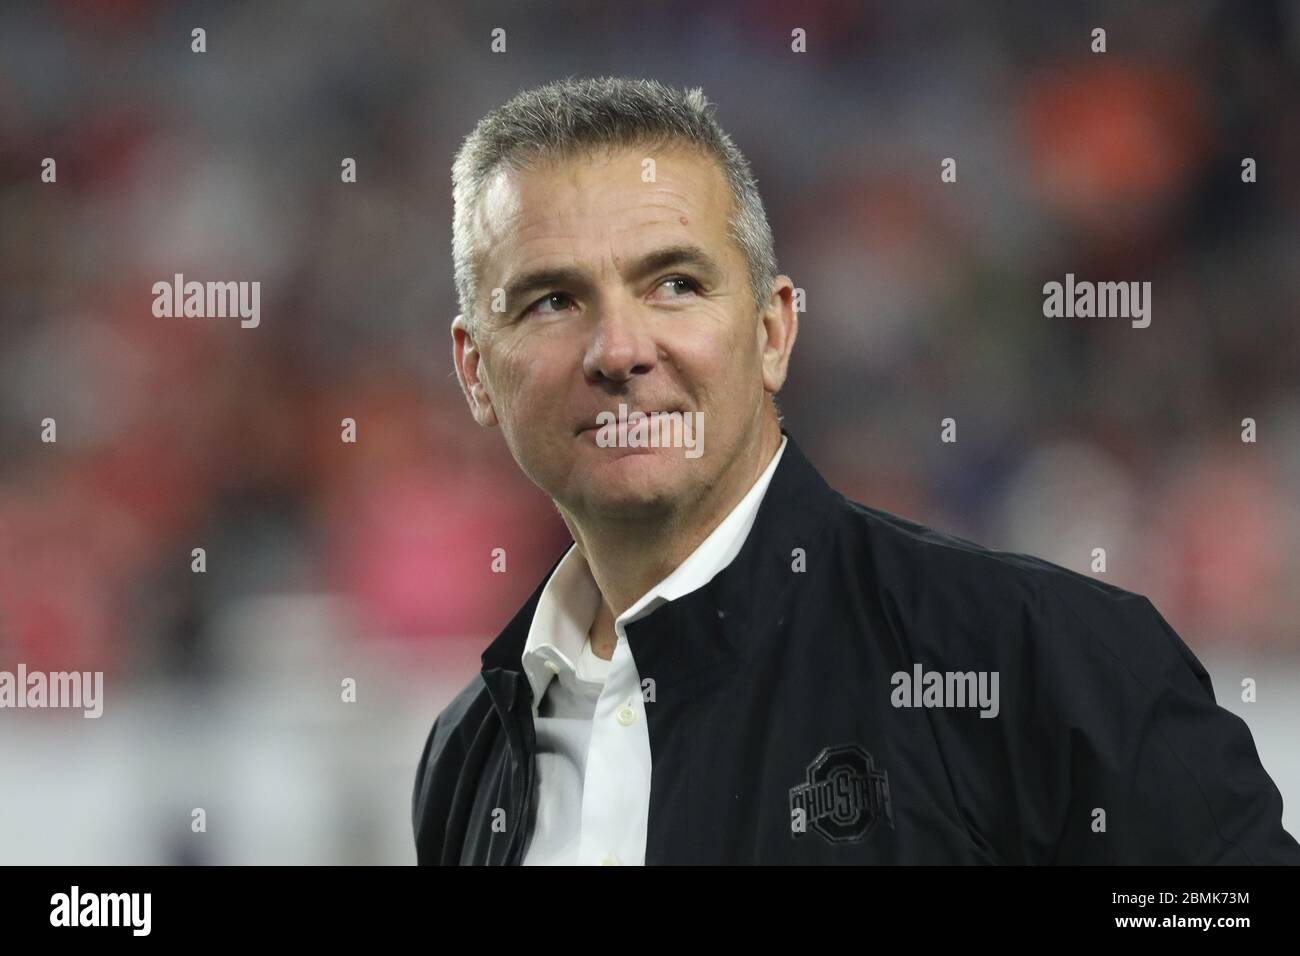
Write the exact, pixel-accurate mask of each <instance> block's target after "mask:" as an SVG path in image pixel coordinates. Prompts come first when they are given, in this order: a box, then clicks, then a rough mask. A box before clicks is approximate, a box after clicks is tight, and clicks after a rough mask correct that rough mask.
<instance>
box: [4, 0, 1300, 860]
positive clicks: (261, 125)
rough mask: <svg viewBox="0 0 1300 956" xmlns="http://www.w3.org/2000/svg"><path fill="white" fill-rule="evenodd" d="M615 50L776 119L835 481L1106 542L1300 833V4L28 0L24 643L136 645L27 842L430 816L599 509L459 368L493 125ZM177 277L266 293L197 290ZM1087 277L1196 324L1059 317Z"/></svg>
mask: <svg viewBox="0 0 1300 956" xmlns="http://www.w3.org/2000/svg"><path fill="white" fill-rule="evenodd" d="M195 27H202V28H204V29H205V30H206V34H207V52H206V53H194V52H191V33H190V31H191V30H192V29H194V28H195ZM496 27H500V28H503V29H505V31H506V42H507V49H506V52H505V53H498V54H494V53H492V52H491V51H490V46H489V44H490V39H491V36H490V34H491V31H492V29H493V28H496ZM796 27H801V28H803V29H804V30H806V31H807V52H806V53H803V54H796V53H793V52H791V38H790V35H791V30H793V29H794V28H796ZM1095 27H1103V28H1105V29H1106V31H1107V47H1108V50H1107V52H1106V53H1105V54H1104V55H1099V54H1094V53H1092V52H1091V51H1090V44H1091V42H1092V40H1091V35H1090V31H1091V30H1092V29H1093V28H1095ZM608 73H614V74H621V75H632V76H649V77H653V78H656V79H659V80H661V81H663V82H666V83H671V84H674V85H678V86H682V85H690V86H702V87H703V88H704V90H705V92H706V94H707V95H708V96H709V98H710V99H711V100H712V101H713V102H714V103H716V104H717V107H718V112H717V115H718V118H719V121H720V122H721V123H722V125H723V127H724V128H725V129H727V130H728V131H729V132H730V133H731V134H732V136H733V137H734V138H735V140H736V141H737V143H738V144H739V145H740V147H741V148H742V149H743V150H744V151H745V152H746V153H747V155H748V156H749V158H750V160H751V162H752V164H753V166H754V169H755V172H756V174H757V176H758V179H759V184H760V188H761V191H762V194H763V196H764V199H765V202H766V204H767V208H768V213H769V217H770V219H771V221H772V225H773V229H774V232H775V235H776V244H777V254H778V259H779V262H780V266H781V269H782V271H784V272H786V273H788V274H789V275H791V276H792V277H793V279H794V281H795V284H796V285H797V286H799V287H801V288H803V289H804V290H806V294H807V311H806V312H805V313H804V314H803V315H802V316H801V333H800V337H799V343H798V347H797V349H796V351H795V354H794V360H793V365H792V370H791V377H790V380H789V382H788V385H787V388H786V390H785V392H784V393H783V395H782V404H783V409H784V412H785V425H786V427H787V428H788V429H789V430H790V431H791V433H792V434H793V435H794V436H795V437H796V438H797V439H798V441H799V442H800V444H801V445H802V446H803V448H804V450H805V451H806V452H807V453H808V454H809V456H810V458H811V459H812V460H813V462H814V463H815V464H817V465H818V466H819V467H820V468H821V469H822V470H823V473H824V474H826V476H827V477H828V479H829V480H831V482H832V484H834V485H835V486H836V487H838V488H839V489H840V490H841V491H843V492H844V493H845V494H847V495H848V496H849V497H851V498H854V499H856V500H858V501H861V502H863V503H865V504H868V505H871V506H874V507H877V508H882V509H885V510H887V511H893V512H896V513H899V514H903V515H906V516H908V517H911V518H914V519H916V520H919V521H921V522H923V523H926V524H931V525H933V526H935V527H938V528H940V529H942V530H945V531H949V532H951V533H955V534H958V535H961V536H963V537H968V538H971V539H973V540H976V541H978V542H980V543H982V544H986V545H989V546H992V547H996V548H1001V549H1009V550H1016V551H1027V552H1030V553H1033V554H1037V555H1039V556H1042V557H1045V558H1047V559H1049V560H1052V561H1055V562H1057V563H1059V564H1062V565H1065V566H1066V567H1070V568H1074V569H1076V570H1080V571H1084V572H1087V571H1089V568H1090V564H1091V559H1092V549H1093V548H1094V547H1105V548H1106V552H1107V570H1106V572H1105V574H1104V579H1105V580H1107V581H1109V582H1110V583H1113V584H1116V585H1118V586H1120V587H1124V588H1127V589H1130V590H1135V591H1139V592H1141V593H1143V594H1146V595H1147V596H1149V597H1150V598H1151V599H1152V601H1153V602H1154V603H1155V605H1156V607H1157V608H1158V609H1160V611H1161V612H1162V613H1163V614H1164V616H1165V617H1166V618H1167V620H1168V621H1169V622H1170V623H1171V624H1172V625H1173V627H1174V628H1175V629H1176V630H1177V631H1178V632H1179V634H1181V635H1182V636H1183V638H1184V639H1185V640H1186V641H1187V643H1188V644H1189V645H1190V646H1191V647H1192V649H1193V650H1194V651H1195V652H1196V653H1197V654H1198V655H1199V656H1200V657H1201V658H1202V660H1203V661H1205V662H1206V664H1207V666H1209V667H1210V670H1211V674H1212V676H1213V677H1214V680H1215V688H1216V692H1217V693H1218V696H1219V699H1220V702H1221V703H1223V704H1224V706H1226V707H1228V708H1229V709H1231V710H1233V711H1234V712H1237V713H1239V714H1240V715H1241V716H1243V717H1244V718H1245V719H1246V720H1247V722H1248V723H1249V724H1250V726H1251V729H1252V731H1253V732H1254V734H1255V738H1256V742H1257V744H1258V746H1259V749H1260V752H1261V756H1262V757H1263V759H1264V763H1265V766H1266V767H1267V768H1268V769H1269V771H1270V772H1271V773H1272V774H1273V776H1274V779H1275V780H1276V781H1277V782H1278V784H1279V787H1280V788H1281V789H1282V792H1283V796H1284V799H1285V800H1286V802H1287V814H1286V817H1285V820H1286V823H1287V825H1288V828H1289V829H1290V830H1291V831H1292V832H1293V833H1296V832H1298V831H1300V812H1297V808H1298V807H1300V753H1297V747H1296V745H1295V743H1294V731H1295V729H1296V728H1297V727H1300V586H1297V583H1298V582H1300V268H1297V263H1300V228H1298V224H1300V4H1296V3H1290V2H1270V0H1255V2H1251V3H1213V2H1151V3H1141V4H1136V3H1109V4H1100V3H1086V2H1085V3H1075V4H1068V5H1066V4H1042V3H1029V2H1026V3H999V4H968V3H960V2H952V3H931V2H908V3H883V2H882V3H849V2H817V3H804V4H787V3H781V2H775V0H762V2H754V3H746V4H743V5H742V4H732V3H722V2H705V0H689V2H687V0H672V2H665V3H657V4H621V3H609V2H603V0H590V2H572V0H564V2H547V3H519V4H509V5H501V4H495V5H494V4H491V3H474V4H463V5H461V4H457V5H450V4H445V3H423V2H383V3H359V2H358V3H336V2H328V3H326V2H267V3H261V2H259V3H251V2H250V3H231V4H213V3H163V2H155V0H98V2H79V3H73V2H47V3H42V4H31V5H27V4H5V5H3V6H2V7H0V669H8V670H11V671H12V670H14V669H15V668H16V665H17V663H18V662H20V661H21V662H25V663H26V665H27V667H28V668H29V669H31V670H36V669H44V670H63V669H75V670H82V671H87V670H102V671H104V672H105V675H106V676H105V683H106V701H105V711H104V716H103V717H102V718H100V719H99V720H97V721H96V720H85V719H83V718H82V717H81V715H80V713H79V712H72V713H67V712H52V711H51V712H35V711H21V712H20V711H3V712H0V863H3V862H9V863H12V862H37V863H55V862H60V863H114V862H120V863H156V862H173V861H179V862H196V863H203V862H213V863H228V862H236V863H245V862H248V863H277V862H294V863H406V862H411V861H413V859H414V850H413V847H412V845H411V839H410V819H409V811H410V795H411V786H412V783H413V774H414V769H415V762H416V760H417V759H418V756H419V752H420V748H421V746H422V745H423V742H424V736H425V734H426V733H427V730H428V727H429V725H430V723H431V722H432V720H433V718H434V716H436V714H437V713H438V711H439V710H440V709H441V707H442V706H443V704H445V702H446V701H447V700H448V699H449V697H450V696H451V694H452V693H454V692H455V691H456V690H458V689H459V688H460V687H462V686H463V685H464V683H465V682H466V681H467V680H468V679H469V677H470V676H471V674H472V673H473V672H474V671H475V670H476V669H477V667H478V660H477V656H478V654H479V653H481V651H482V649H483V647H484V646H486V644H487V642H488V640H490V638H491V637H492V636H494V635H495V634H496V633H497V632H498V631H499V629H500V628H501V627H502V626H503V625H504V624H505V623H506V622H507V620H508V619H509V617H510V616H511V615H512V614H513V612H514V610H515V609H516V608H517V606H518V605H519V603H521V602H522V601H523V600H524V598H525V597H526V596H527V595H528V594H529V593H530V592H531V591H532V589H533V588H534V587H535V586H536V584H537V583H538V581H539V580H540V578H541V575H542V574H543V573H544V572H545V571H546V569H547V568H548V567H549V566H550V564H551V563H552V562H553V561H554V560H555V559H556V558H557V557H558V555H559V554H560V552H561V550H562V549H563V547H564V546H565V545H566V543H567V541H568V536H567V533H566V532H565V529H564V526H563V524H562V523H561V522H560V520H559V519H558V517H557V516H556V514H555V512H554V509H553V508H552V506H551V505H550V503H549V502H548V501H547V500H546V499H545V497H543V496H542V495H541V494H540V492H538V491H537V490H536V489H535V488H534V487H533V486H532V485H530V484H529V483H528V482H527V481H526V480H525V479H524V478H523V477H522V476H521V475H520V474H519V472H518V470H517V468H516V467H515V465H514V463H513V461H512V459H511V458H510V456H509V454H508V452H507V451H506V449H505V448H504V445H503V443H502V442H501V439H500V436H499V434H498V433H496V432H495V431H485V430H482V429H480V428H478V427H477V426H476V425H475V424H474V423H473V421H472V419H471V418H470V417H469V415H468V412H467V411H466V409H465V406H464V402H463V399H462V398H461V396H460V394H459V391H458V389H457V386H456V382H455V378H454V375H453V373H452V365H451V359H450V338H449V334H448V330H447V327H448V323H449V321H450V319H451V317H452V316H453V315H454V314H455V311H456V305H455V297H454V290H453V284H452V271H451V258H450V241H451V191H450V179H449V167H450V163H451V160H452V156H453V154H454V152H455V150H456V148H457V146H458V145H459V143H460V141H461V139H462V138H463V137H464V135H465V134H466V133H467V132H468V131H469V130H470V128H471V127H472V126H473V124H474V122H475V121H476V120H477V119H478V118H479V117H480V116H481V115H482V114H483V113H485V112H486V111H487V110H489V109H490V108H492V107H493V106H495V105H497V104H498V103H500V102H502V101H503V100H505V99H506V98H508V97H509V96H511V95H512V94H514V93H515V92H517V91H519V90H520V89H523V88H525V87H528V86H533V85H536V84H539V83H541V82H544V81H546V80H550V79H554V78H558V77H562V76H566V75H571V74H577V75H583V74H608ZM45 157H53V158H55V159H56V161H57V175H58V179H57V183H54V184H47V183H42V182H41V179H40V170H41V161H42V160H43V159H44V158H45ZM344 157H352V158H354V159H355V160H356V163H357V182H356V183H355V184H344V183H342V182H341V181H340V163H341V161H342V159H343V158H344ZM945 157H953V158H955V159H956V160H957V170H958V181H957V182H956V183H952V184H945V183H941V182H940V175H939V174H940V162H941V160H942V159H944V158H945ZM1245 157H1251V158H1254V159H1255V160H1256V162H1257V164H1258V181H1257V182H1255V183H1253V184H1246V183H1243V182H1242V178H1241V162H1242V159H1243V158H1245ZM178 272H179V273H183V274H184V275H185V277H186V278H187V279H199V280H208V279H221V280H226V279H236V280H259V281H260V282H261V285H262V299H261V312H262V317H261V324H260V326H259V327H258V328H256V329H242V328H240V326H239V322H238V320H236V319H188V320H185V319H165V318H156V317H154V316H153V314H152V312H151V304H152V301H153V295H152V292H151V287H152V285H153V283H154V282H157V281H168V280H170V278H171V277H172V276H173V275H174V274H175V273H178ZM1067 272H1072V273H1074V274H1075V275H1076V276H1077V277H1078V278H1080V279H1094V280H1115V281H1120V280H1123V281H1129V280H1137V281H1142V280H1145V281H1150V282H1151V283H1152V288H1153V309H1152V322H1151V325H1150V327H1149V328H1146V329H1134V328H1132V327H1130V325H1129V322H1128V321H1127V320H1124V319H1099V318H1094V319H1048V318H1045V317H1044V315H1043V311H1042V305H1043V292H1042V287H1043V284H1044V283H1045V282H1049V281H1053V280H1056V281H1061V280H1063V279H1064V276H1065V274H1066V273H1067ZM47 417H48V418H53V419H55V420H56V422H57V436H58V440H57V443H54V444H48V443H43V442H42V441H41V440H40V434H41V424H40V423H41V421H42V420H43V419H45V418H47ZM344 417H351V418H354V419H355V420H356V422H357V433H358V440H357V442H356V443H355V444H344V443H342V442H341V441H340V420H341V419H342V418H344ZM946 417H952V418H954V419H956V421H957V436H958V441H957V443H956V444H943V443H941V442H940V441H939V429H940V425H939V423H940V420H941V419H943V418H946ZM1247 417H1249V418H1253V419H1255V421H1256V422H1257V428H1258V440H1257V441H1256V442H1255V443H1243V442H1242V440H1241V432H1242V424H1241V423H1242V419H1243V418H1247ZM196 547H202V548H204V549H205V550H206V554H207V570H206V572H205V573H202V574H197V573H193V572H192V571H191V550H192V549H193V548H196ZM493 548H504V549H505V550H506V553H507V555H508V572H507V573H505V574H494V573H492V571H491V567H490V553H491V551H492V549H493ZM812 652H815V651H814V650H813V649H810V653H812ZM346 677H352V678H354V679H355V680H356V682H357V700H356V702H355V703H343V702H342V701H341V693H340V685H341V681H342V680H343V679H344V678H346ZM1243 677H1253V678H1255V679H1256V680H1257V681H1258V684H1259V700H1258V702H1256V703H1253V704H1246V703H1242V702H1241V701H1240V699H1239V698H1240V683H1241V680H1242V678H1243ZM195 808H203V809H204V811H205V813H206V826H207V830H206V832H205V833H202V834H195V833H194V832H192V828H191V821H192V818H193V811H194V809H195Z"/></svg>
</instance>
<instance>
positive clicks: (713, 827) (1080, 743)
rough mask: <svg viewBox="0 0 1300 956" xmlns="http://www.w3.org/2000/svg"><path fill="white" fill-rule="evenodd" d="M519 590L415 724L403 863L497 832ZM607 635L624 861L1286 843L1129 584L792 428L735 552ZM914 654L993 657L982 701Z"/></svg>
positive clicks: (1158, 622) (1181, 657) (511, 860)
mask: <svg viewBox="0 0 1300 956" xmlns="http://www.w3.org/2000/svg"><path fill="white" fill-rule="evenodd" d="M787 437H788V436H787ZM544 583H545V582H544V581H543V584H544ZM540 593H541V586H539V587H538V589H537V591H535V592H534V593H533V596H532V597H531V598H530V599H529V601H528V603H527V604H525V605H524V607H523V608H522V609H521V610H520V611H519V613H518V614H516V615H515V617H514V620H512V621H511V622H510V624H509V625H508V626H507V627H506V629H505V630H504V631H503V632H502V633H501V635H500V636H499V637H497V639H496V640H495V641H493V642H492V644H491V645H490V646H489V647H488V648H487V650H486V651H485V652H484V654H483V668H482V672H481V673H480V674H479V675H476V676H475V678H474V679H473V680H472V681H471V682H470V684H469V686H467V687H466V688H465V689H464V690H463V691H462V692H461V693H460V694H459V695H458V696H457V697H456V698H455V699H454V700H453V701H452V702H451V704H449V705H448V706H447V708H446V709H445V710H444V711H443V712H442V713H441V714H440V715H439V716H438V718H437V720H436V721H435V722H434V724H433V728H432V730H431V731H430V733H429V737H428V741H427V743H426V744H425V748H424V752H423V754H422V756H421V757H420V763H419V769H418V771H417V775H416V783H415V792H414V798H413V822H414V827H415V842H416V850H417V858H418V861H419V862H420V863H421V864H482V863H486V864H517V863H518V862H519V861H520V860H521V858H522V856H523V850H524V846H525V844H526V842H527V836H528V828H529V827H530V826H531V822H532V821H531V814H532V813H533V812H534V805H535V801H534V799H533V796H534V793H533V790H534V787H535V773H534V758H533V752H534V749H535V736H534V729H533V721H532V711H531V701H532V690H531V687H530V685H529V682H528V679H527V678H526V677H525V676H524V673H523V670H522V665H521V662H520V657H521V655H522V653H523V647H524V641H525V639H526V638H527V635H528V629H529V625H530V622H531V620H532V616H533V610H534V608H535V607H536V604H537V599H538V596H539V594H540ZM626 633H627V639H628V642H629V644H630V646H631V651H632V655H633V658H634V660H635V662H636V667H637V671H638V672H639V674H640V676H641V678H642V681H643V686H651V685H648V684H645V680H646V679H647V678H652V679H653V688H654V700H653V701H647V703H646V708H645V709H646V716H647V722H648V723H647V730H648V733H649V736H650V751H651V756H652V761H653V763H652V780H651V789H650V811H649V822H648V829H647V837H646V863H647V864H662V863H873V864H885V863H986V864H987V863H999V864H1051V863H1099V864H1113V863H1124V864H1131V863H1151V864H1155V863H1195V864H1206V863H1256V864H1260V863H1300V845H1297V843H1296V841H1295V840H1294V839H1293V838H1292V837H1291V836H1290V835H1289V834H1288V833H1287V832H1286V831H1285V830H1283V829H1282V825H1281V812H1282V800H1281V797H1280V795H1279V793H1278V790H1277V787H1276V786H1274V784H1273V782H1272V780H1270V779H1269V776H1268V774H1267V773H1266V772H1265V771H1264V768H1263V766H1262V765H1261V764H1260V761H1259V756H1258V754H1257V753H1256V750H1255V746H1254V742H1253V740H1252V739H1251V735H1250V731H1249V730H1248V729H1247V727H1246V724H1245V723H1244V722H1243V721H1242V720H1241V719H1240V718H1238V717H1236V716H1234V715H1233V714H1231V713H1230V712H1228V711H1227V710H1224V709H1223V708H1221V707H1219V706H1218V705H1217V704H1216V703H1215V701H1214V693H1213V690H1212V688H1211V685H1210V679H1209V677H1208V676H1207V674H1206V672H1205V669H1204V668H1203V667H1202V666H1201V664H1200V662H1199V661H1198V660H1197V659H1196V658H1195V657H1194V656H1193V655H1192V653H1191V651H1190V650H1188V648H1187V647H1186V645H1184V643H1183V642H1182V640H1180V639H1179V637H1178V635H1177V634H1176V633H1175V632H1174V631H1173V630H1172V629H1171V628H1170V627H1169V625H1168V624H1167V623H1165V621H1164V619H1163V618H1162V617H1161V616H1160V615H1159V614H1158V613H1157V612H1156V610H1155V608H1154V607H1152V605H1151V603H1150V602H1149V601H1148V600H1147V599H1146V598H1144V597H1142V596H1140V595H1137V594H1133V593H1130V592H1128V591H1123V590H1121V589H1119V588H1116V587H1112V586H1110V585H1107V584H1104V583H1102V582H1101V581H1099V580H1097V579H1095V578H1091V577H1087V576H1085V575H1081V574H1077V573H1075V572H1072V571H1068V570H1066V569H1064V568H1061V567H1058V566H1056V565H1053V564H1049V563H1047V562H1045V561H1042V560H1039V559H1037V558H1032V557H1028V556H1025V555H1020V554H1011V553H1005V552H997V551H991V550H988V549H986V548H982V547H979V546H978V545H974V544H971V543H970V542H967V541H963V540H960V539H958V538H954V537H951V536H948V535H945V534H941V533H939V532H937V531H934V530H931V529H929V528H926V527H924V526H922V525H919V524H916V523H914V522H911V521H908V520H906V519H903V518H899V517H896V516H894V515H891V514H888V513H885V512H882V511H878V510H875V509H872V508H867V507H864V506H862V505H859V504H855V503H854V502H851V501H848V500H847V499H845V498H844V497H843V496H841V495H840V494H838V493H837V492H835V491H833V490H832V489H831V488H829V487H828V486H827V485H826V483H825V482H824V481H823V480H822V478H821V476H820V475H819V474H818V473H817V472H816V470H815V469H814V468H813V467H812V465H811V464H810V463H809V462H808V460H807V459H806V458H805V457H804V455H803V454H802V453H801V452H800V450H799V447H798V446H797V445H796V444H795V443H794V440H793V439H791V440H790V441H789V443H788V445H787V447H786V450H785V453H784V455H783V457H782V459H781V462H780V464H779V465H778V466H777V469H776V472H775V474H774V475H773V477H772V482H771V484H770V485H769V487H768V490H767V493H766V496H765V497H764V499H763V503H762V505H761V507H760V509H759V512H758V515H757V518H756V519H755V522H754V526H753V528H752V530H751V532H750V535H749V537H748V539H747V540H746V542H745V544H744V547H743V549H742V550H741V552H740V553H739V555H737V557H736V559H735V561H733V562H732V564H731V565H729V566H728V567H727V568H726V569H724V570H723V571H722V572H720V573H719V574H718V575H717V576H716V577H715V578H714V579H713V580H712V581H711V582H710V583H709V584H707V585H705V586H704V587H702V588H700V589H699V590H697V591H694V592H692V593H690V594H688V595H686V596H685V597H682V598H680V599H678V600H676V601H673V602H671V603H669V604H666V605H664V606H662V607H660V608H659V609H658V610H656V611H655V612H654V613H652V614H651V615H649V616H648V617H646V618H643V619H641V620H639V621H636V622H634V623H632V624H630V625H628V626H627V629H626ZM918 671H919V673H918ZM932 671H933V672H939V673H940V675H941V678H940V679H941V680H943V682H944V683H943V686H945V687H946V686H949V681H948V680H947V679H946V678H943V677H942V675H943V674H944V673H946V672H953V673H959V672H960V673H966V672H975V673H976V674H978V672H984V673H985V675H986V680H987V681H988V682H986V684H985V688H986V690H990V692H991V687H992V684H991V679H992V678H991V674H992V672H996V673H997V675H998V684H997V687H998V713H997V716H981V713H982V712H984V713H990V714H991V713H992V709H993V708H992V707H991V706H984V707H983V708H980V707H977V706H966V707H962V706H947V707H936V706H925V704H926V698H925V697H924V696H922V695H921V689H923V688H927V687H929V688H931V689H932V690H933V686H934V685H933V680H934V678H926V677H925V675H926V673H927V672H932ZM896 674H906V675H908V676H909V677H920V678H921V680H920V681H919V682H916V687H914V688H912V689H910V690H909V689H908V688H907V687H906V686H905V685H904V683H903V680H902V678H901V677H897V678H896V677H895V676H894V675H896ZM960 683H961V682H960V681H958V680H955V679H954V680H953V681H952V682H951V689H952V691H953V692H954V693H955V692H956V690H957V689H958V685H959V684H960ZM964 686H965V687H966V688H967V689H968V690H973V687H972V686H971V685H970V684H965V685H964ZM973 697H974V694H973V693H972V695H971V697H970V698H968V699H967V700H966V703H967V704H972V703H974V701H973ZM990 699H991V698H988V697H986V702H987V701H988V700H990ZM930 700H931V702H939V701H940V700H941V699H939V698H934V697H931V698H930ZM904 702H906V703H908V704H912V705H913V706H897V705H900V704H902V703H904ZM946 702H947V703H948V704H949V705H953V704H960V703H961V700H960V698H957V697H955V696H950V697H948V698H947V701H946ZM917 705H919V706H917ZM498 808H499V809H501V810H502V811H504V815H503V814H500V813H497V814H494V812H493V811H494V810H496V809H498ZM494 819H495V820H496V821H497V823H496V826H495V827H494Z"/></svg>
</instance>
